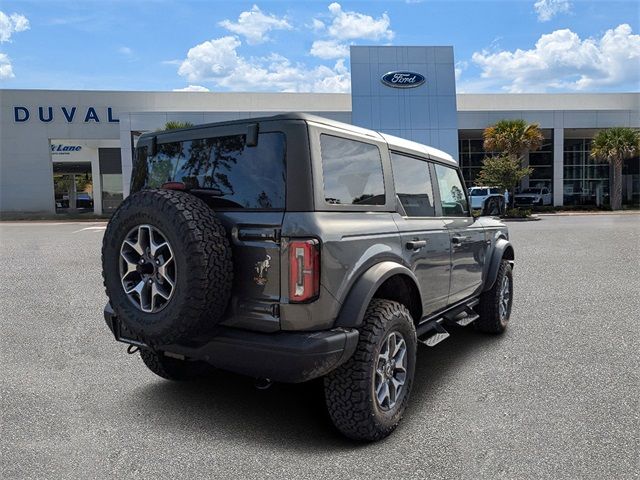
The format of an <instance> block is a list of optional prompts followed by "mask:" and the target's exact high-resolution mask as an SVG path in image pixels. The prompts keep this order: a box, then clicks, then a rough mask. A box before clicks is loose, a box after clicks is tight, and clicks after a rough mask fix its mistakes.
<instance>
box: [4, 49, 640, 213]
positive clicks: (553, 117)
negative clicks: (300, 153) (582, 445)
mask: <svg viewBox="0 0 640 480" xmlns="http://www.w3.org/2000/svg"><path fill="white" fill-rule="evenodd" d="M390 72H391V73H392V74H391V75H390V74H389V73H390ZM291 111H296V112H308V113H313V114H317V115H321V116H325V117H329V118H332V119H335V120H340V121H343V122H347V123H353V124H355V125H359V126H363V127H367V128H371V129H374V130H380V131H383V132H386V133H390V134H392V135H396V136H399V137H404V138H408V139H410V140H415V141H418V142H420V143H425V144H427V145H431V146H433V147H436V148H439V149H441V150H444V151H446V152H448V153H450V154H451V155H452V156H453V157H454V158H458V159H459V162H460V166H461V167H462V171H463V174H464V177H465V180H466V182H467V185H472V184H473V183H474V179H475V177H476V175H477V173H478V172H479V170H480V168H481V164H482V160H483V158H484V157H485V156H486V155H487V153H489V152H485V151H484V150H483V142H482V131H483V129H484V128H486V127H488V126H490V125H491V124H493V123H495V122H496V121H498V120H501V119H515V118H519V119H524V120H526V121H527V122H530V123H537V124H539V126H540V128H541V129H542V133H543V134H544V138H545V141H544V143H543V145H542V147H541V148H540V149H539V150H538V151H536V152H532V153H530V154H529V155H528V156H527V158H525V160H524V161H525V163H528V164H529V165H530V166H531V167H533V169H534V170H533V173H532V175H531V176H530V177H529V178H527V179H525V181H524V182H523V187H544V188H548V189H550V190H551V192H552V194H553V203H554V205H557V206H560V205H575V204H602V203H606V202H607V198H608V194H609V181H610V177H611V171H610V166H609V165H608V164H606V163H601V162H599V161H596V160H592V159H591V158H590V156H589V150H590V142H591V139H592V138H593V137H594V135H595V134H596V133H597V132H598V131H599V130H602V129H604V128H609V127H617V126H624V127H633V128H640V94H639V93H597V94H596V93H576V94H574V93H572V94H457V93H456V82H455V73H454V57H453V48H452V47H364V46H357V47H355V46H354V47H351V93H350V94H340V93H326V94H321V93H250V92H247V93H235V92H234V93H227V92H224V93H217V92H115V91H68V90H0V213H9V212H32V213H40V212H43V213H54V212H58V213H69V212H74V213H75V212H93V213H96V214H102V213H109V212H111V211H113V210H114V209H115V208H116V207H117V205H118V204H119V203H120V202H121V201H122V199H123V198H124V197H125V196H126V195H127V194H128V193H129V179H130V176H131V170H132V158H133V155H132V153H133V149H134V147H135V144H136V141H137V138H138V137H139V136H140V135H141V134H142V133H144V132H149V131H155V130H158V129H162V128H163V127H164V126H165V124H166V123H167V122H169V121H188V122H191V123H193V124H202V123H211V122H219V121H225V120H236V119H241V118H247V117H255V116H268V115H274V114H277V113H282V112H291ZM639 198H640V160H639V159H638V158H635V159H631V160H628V161H626V162H625V164H624V167H623V204H628V205H636V206H637V205H638V202H639Z"/></svg>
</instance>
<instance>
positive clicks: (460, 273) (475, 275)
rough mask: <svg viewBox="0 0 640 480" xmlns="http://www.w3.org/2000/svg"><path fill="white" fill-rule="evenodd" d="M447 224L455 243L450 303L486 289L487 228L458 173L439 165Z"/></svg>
mask: <svg viewBox="0 0 640 480" xmlns="http://www.w3.org/2000/svg"><path fill="white" fill-rule="evenodd" d="M435 174H436V177H437V179H438V182H437V184H438V190H439V194H440V195H439V196H440V204H441V207H442V215H443V219H444V223H445V225H446V228H447V230H448V232H449V241H450V243H451V286H450V289H449V304H452V303H455V302H458V301H460V300H462V299H464V298H467V297H469V296H471V295H473V294H474V293H477V292H478V291H479V290H480V288H481V287H482V272H483V270H484V264H485V257H486V252H487V247H488V245H487V243H486V240H485V234H484V229H483V228H482V227H481V226H480V224H479V222H476V221H475V219H474V218H473V217H472V216H471V212H470V209H469V202H468V198H467V195H466V191H465V188H464V184H463V182H462V179H461V178H460V175H459V174H458V170H457V169H455V168H452V167H447V166H444V165H440V164H436V165H435Z"/></svg>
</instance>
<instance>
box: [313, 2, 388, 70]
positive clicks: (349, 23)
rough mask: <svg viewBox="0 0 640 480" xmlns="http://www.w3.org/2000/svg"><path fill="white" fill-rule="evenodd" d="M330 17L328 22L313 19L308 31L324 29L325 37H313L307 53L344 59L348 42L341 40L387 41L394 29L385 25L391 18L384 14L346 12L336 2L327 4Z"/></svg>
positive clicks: (346, 54)
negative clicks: (314, 38)
mask: <svg viewBox="0 0 640 480" xmlns="http://www.w3.org/2000/svg"><path fill="white" fill-rule="evenodd" d="M329 12H330V16H331V20H330V23H328V24H327V25H325V23H324V22H322V21H321V20H318V19H317V18H314V19H313V25H312V27H311V28H312V30H313V31H315V32H325V34H326V37H328V38H327V39H325V40H316V41H314V42H313V44H312V45H311V50H310V51H309V54H310V55H312V56H314V57H318V58H322V59H325V60H327V59H333V58H346V57H348V56H349V45H347V43H345V40H355V39H364V40H391V39H392V38H393V37H394V35H395V34H394V32H393V31H392V30H391V29H390V28H389V26H390V24H391V20H390V19H389V16H388V15H387V14H386V13H383V14H382V15H381V16H380V17H379V18H377V19H376V18H373V17H372V16H370V15H366V14H364V13H360V12H348V11H344V10H342V7H341V6H340V4H339V3H336V2H334V3H332V4H331V5H329Z"/></svg>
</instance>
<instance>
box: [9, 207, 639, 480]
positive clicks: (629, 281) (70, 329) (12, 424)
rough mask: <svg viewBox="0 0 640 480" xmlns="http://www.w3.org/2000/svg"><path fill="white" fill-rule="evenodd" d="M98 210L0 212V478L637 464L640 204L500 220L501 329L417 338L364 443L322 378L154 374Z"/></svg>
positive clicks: (526, 472)
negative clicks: (337, 427) (29, 217)
mask: <svg viewBox="0 0 640 480" xmlns="http://www.w3.org/2000/svg"><path fill="white" fill-rule="evenodd" d="M103 228H104V224H100V223H96V224H90V223H38V222H27V223H0V372H1V373H0V395H1V396H0V413H1V423H0V468H1V470H0V477H1V478H2V479H18V478H82V479H89V478H96V479H104V478H185V479H196V478H225V479H230V478H242V479H250V478H260V479H262V478H277V479H283V478H296V479H307V478H332V479H338V478H367V479H368V478H382V479H386V478H389V479H394V480H399V479H406V478H419V479H425V478H443V479H445V478H446V479H457V478H462V479H474V480H475V479H499V478H505V479H516V478H518V479H519V478H531V479H541V478H549V479H561V478H567V479H577V478H593V479H609V478H611V479H627V478H638V472H639V471H640V464H639V462H640V440H639V438H640V420H639V416H640V413H639V412H640V408H639V396H640V395H639V394H640V379H639V375H640V365H639V363H640V361H639V355H638V345H639V342H640V320H639V316H638V312H639V311H640V216H639V215H594V216H563V217H544V218H543V219H542V220H540V221H538V222H521V223H516V222H513V223H510V224H509V229H510V231H511V236H512V241H513V243H514V245H515V249H516V268H515V303H514V308H513V312H512V319H511V324H510V326H509V329H508V331H507V333H505V334H504V335H502V336H497V337H496V336H487V335H482V334H478V333H475V332H474V331H473V330H472V329H469V328H467V329H456V330H455V331H454V332H453V334H452V337H451V338H450V339H448V340H447V341H445V342H443V343H441V344H439V345H437V346H436V347H434V348H429V347H426V346H421V347H420V349H419V351H418V366H417V371H416V375H417V378H416V382H415V386H414V390H413V393H412V398H411V402H410V406H409V408H408V411H407V412H406V415H405V418H404V420H403V421H402V423H401V424H400V426H399V427H398V429H397V430H396V432H395V433H394V434H393V435H392V436H391V437H389V438H388V439H386V440H384V441H381V442H378V443H375V444H368V445H367V444H357V443H353V442H350V441H348V440H345V439H344V438H342V437H341V436H340V435H339V434H338V433H336V432H335V431H334V430H333V428H332V426H331V425H330V423H329V421H328V419H327V418H326V415H325V412H324V407H323V400H322V391H321V387H320V385H319V383H318V382H312V383H310V384H302V385H274V386H273V387H272V388H270V389H268V390H257V389H255V388H254V385H253V381H252V380H251V379H248V378H245V377H241V376H237V375H233V374H228V373H224V372H216V373H214V374H212V375H211V376H210V377H209V378H207V379H205V380H201V381H197V382H191V383H172V382H168V381H163V380H162V379H160V378H158V377H155V376H154V375H153V374H152V373H150V372H149V371H148V370H147V369H146V367H145V366H144V365H143V364H142V361H141V360H140V358H139V357H138V356H137V355H135V356H133V355H127V353H126V347H125V346H124V345H122V344H118V343H116V342H115V341H114V340H113V338H112V337H111V334H110V332H109V331H108V330H107V327H106V326H105V324H104V321H103V319H102V307H103V305H104V303H105V301H106V298H105V295H104V290H103V288H102V279H101V272H100V269H101V267H100V244H101V239H102V234H103V231H104V230H103Z"/></svg>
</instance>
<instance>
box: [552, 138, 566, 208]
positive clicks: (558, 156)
mask: <svg viewBox="0 0 640 480" xmlns="http://www.w3.org/2000/svg"><path fill="white" fill-rule="evenodd" d="M553 204H554V205H555V206H556V207H561V206H562V205H563V204H564V129H563V128H554V129H553Z"/></svg>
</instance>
